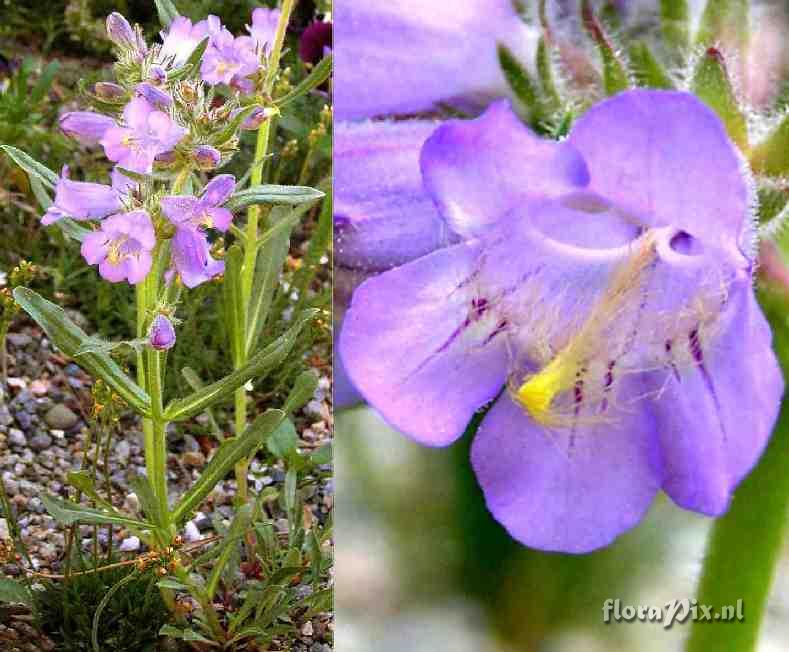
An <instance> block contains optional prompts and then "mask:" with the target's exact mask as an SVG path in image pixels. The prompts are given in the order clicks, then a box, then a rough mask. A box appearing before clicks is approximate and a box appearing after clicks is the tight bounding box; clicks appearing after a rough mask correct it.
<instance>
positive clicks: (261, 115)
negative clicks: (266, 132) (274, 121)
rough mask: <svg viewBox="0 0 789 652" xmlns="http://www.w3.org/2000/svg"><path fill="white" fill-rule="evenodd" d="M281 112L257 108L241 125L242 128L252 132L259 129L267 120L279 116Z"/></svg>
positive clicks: (269, 108) (273, 109)
mask: <svg viewBox="0 0 789 652" xmlns="http://www.w3.org/2000/svg"><path fill="white" fill-rule="evenodd" d="M278 113H279V111H277V109H275V108H271V107H268V108H265V109H261V108H256V109H255V110H254V111H252V113H250V114H249V115H248V116H247V117H246V118H244V121H243V122H242V123H241V128H242V129H246V130H248V131H251V130H253V129H257V128H258V127H259V126H260V125H262V124H263V123H264V122H265V121H266V120H268V119H269V118H272V117H273V116H275V115H277V114H278Z"/></svg>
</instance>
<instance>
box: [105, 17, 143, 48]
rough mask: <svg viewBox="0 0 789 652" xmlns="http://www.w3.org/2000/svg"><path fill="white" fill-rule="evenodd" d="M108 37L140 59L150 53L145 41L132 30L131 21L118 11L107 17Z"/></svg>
mask: <svg viewBox="0 0 789 652" xmlns="http://www.w3.org/2000/svg"><path fill="white" fill-rule="evenodd" d="M107 36H109V37H110V40H111V41H112V42H113V43H115V45H117V46H118V47H120V48H123V49H125V50H129V51H131V52H134V53H136V54H137V55H138V56H140V57H143V56H145V55H146V54H147V52H148V46H147V45H146V44H145V41H143V40H142V38H141V37H140V35H139V34H137V33H136V32H135V31H134V30H133V29H132V26H131V25H129V21H128V20H126V19H125V18H124V17H123V16H121V15H120V14H119V13H118V12H117V11H113V12H112V13H111V14H110V15H109V16H107Z"/></svg>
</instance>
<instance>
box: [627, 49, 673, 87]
mask: <svg viewBox="0 0 789 652" xmlns="http://www.w3.org/2000/svg"><path fill="white" fill-rule="evenodd" d="M628 54H629V55H630V65H631V67H632V68H633V76H634V77H635V78H636V82H637V83H638V85H639V86H646V87H648V88H669V89H670V88H674V82H673V81H671V77H669V75H668V73H667V72H666V70H665V68H663V66H662V65H661V63H660V62H659V61H658V60H657V59H656V58H655V55H654V54H652V51H651V50H650V49H649V47H648V46H647V45H646V43H641V42H636V43H633V44H632V45H631V46H630V50H629V51H628Z"/></svg>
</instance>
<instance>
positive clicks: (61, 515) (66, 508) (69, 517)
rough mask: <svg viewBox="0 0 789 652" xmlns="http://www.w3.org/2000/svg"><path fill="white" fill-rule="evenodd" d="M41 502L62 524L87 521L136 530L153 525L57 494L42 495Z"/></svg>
mask: <svg viewBox="0 0 789 652" xmlns="http://www.w3.org/2000/svg"><path fill="white" fill-rule="evenodd" d="M41 502H42V503H44V507H46V510H47V511H48V512H49V513H50V515H51V516H52V518H54V519H55V520H56V521H57V522H58V523H60V524H62V525H72V524H74V523H76V522H78V521H79V522H80V523H87V524H90V525H107V524H109V525H122V526H124V527H128V528H134V529H136V530H151V529H153V525H152V524H150V523H146V522H145V521H138V520H137V519H134V518H131V517H129V516H124V515H123V514H121V513H120V512H118V511H117V510H114V509H113V510H112V511H110V510H108V509H105V510H102V509H93V508H92V507H85V506H84V505H78V504H77V503H72V502H71V501H66V500H63V499H62V498H57V497H55V496H47V495H42V496H41Z"/></svg>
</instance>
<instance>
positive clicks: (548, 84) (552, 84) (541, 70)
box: [537, 36, 562, 112]
mask: <svg viewBox="0 0 789 652" xmlns="http://www.w3.org/2000/svg"><path fill="white" fill-rule="evenodd" d="M549 48H550V46H549V45H548V43H547V42H546V40H545V37H544V36H541V37H540V40H539V41H538V42H537V76H538V77H539V78H540V85H541V86H542V89H543V91H544V93H545V106H546V110H547V111H548V112H553V111H558V110H559V107H560V106H561V104H562V100H561V98H560V97H559V91H558V90H557V88H556V78H555V75H554V74H553V63H552V62H551V53H550V49H549Z"/></svg>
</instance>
